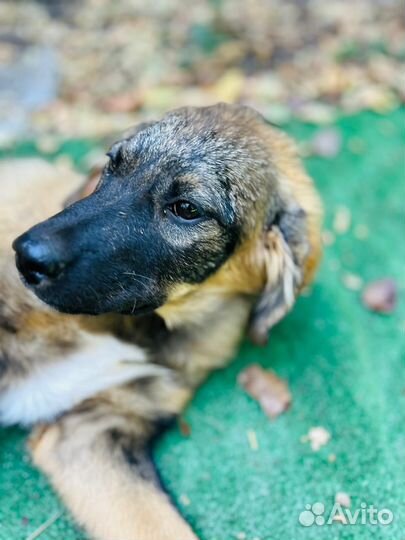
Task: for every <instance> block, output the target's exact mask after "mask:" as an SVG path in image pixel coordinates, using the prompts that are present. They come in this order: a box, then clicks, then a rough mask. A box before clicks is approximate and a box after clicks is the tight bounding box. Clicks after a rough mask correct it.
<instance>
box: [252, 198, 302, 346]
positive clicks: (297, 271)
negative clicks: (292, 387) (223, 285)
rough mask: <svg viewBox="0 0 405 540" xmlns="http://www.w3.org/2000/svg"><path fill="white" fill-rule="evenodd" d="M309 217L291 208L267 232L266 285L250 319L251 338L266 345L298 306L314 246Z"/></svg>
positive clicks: (264, 253) (264, 251)
mask: <svg viewBox="0 0 405 540" xmlns="http://www.w3.org/2000/svg"><path fill="white" fill-rule="evenodd" d="M307 231H308V227H307V216H306V213H305V211H304V210H303V209H302V208H300V207H299V206H297V205H296V204H295V203H294V204H293V205H290V206H287V207H286V208H284V209H283V210H281V211H279V212H278V213H277V214H276V215H275V216H274V217H273V218H272V220H271V223H270V224H269V225H268V226H267V227H266V230H265V231H264V233H263V239H262V245H261V247H260V249H261V250H262V254H261V255H262V256H261V257H260V258H261V260H262V261H263V264H264V271H265V280H266V284H265V286H264V289H263V291H262V293H261V294H260V296H259V298H258V300H257V302H256V304H255V306H254V307H253V311H252V314H251V319H250V327H249V337H250V338H251V340H252V341H253V342H254V343H256V344H259V345H264V344H265V343H266V342H267V339H268V332H269V330H270V328H271V327H272V326H274V325H275V324H276V323H277V322H279V321H280V320H281V319H282V318H283V317H284V315H286V314H287V313H288V311H289V310H290V309H291V308H292V306H293V305H294V302H295V299H296V297H297V295H298V293H299V291H300V289H301V287H302V286H303V283H304V279H305V277H306V276H305V273H306V270H305V268H304V264H305V262H306V259H307V257H308V254H309V252H310V249H311V246H310V241H309V236H308V232H307Z"/></svg>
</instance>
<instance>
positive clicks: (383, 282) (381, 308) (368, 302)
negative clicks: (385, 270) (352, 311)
mask: <svg viewBox="0 0 405 540" xmlns="http://www.w3.org/2000/svg"><path fill="white" fill-rule="evenodd" d="M362 300H363V304H364V305H365V306H366V307H367V308H368V309H370V310H371V311H376V312H378V313H392V312H393V311H394V309H395V306H396V303H397V286H396V283H395V281H394V280H393V279H390V278H386V279H379V280H377V281H373V282H371V283H369V284H368V285H367V286H366V287H365V288H364V290H363V295H362Z"/></svg>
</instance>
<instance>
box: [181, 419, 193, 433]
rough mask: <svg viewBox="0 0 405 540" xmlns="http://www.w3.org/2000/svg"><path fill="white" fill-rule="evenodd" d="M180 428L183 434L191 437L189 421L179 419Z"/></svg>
mask: <svg viewBox="0 0 405 540" xmlns="http://www.w3.org/2000/svg"><path fill="white" fill-rule="evenodd" d="M178 423H179V430H180V433H181V434H182V435H183V437H190V435H191V426H190V424H189V423H188V422H186V421H185V420H183V419H182V418H180V419H179V422H178Z"/></svg>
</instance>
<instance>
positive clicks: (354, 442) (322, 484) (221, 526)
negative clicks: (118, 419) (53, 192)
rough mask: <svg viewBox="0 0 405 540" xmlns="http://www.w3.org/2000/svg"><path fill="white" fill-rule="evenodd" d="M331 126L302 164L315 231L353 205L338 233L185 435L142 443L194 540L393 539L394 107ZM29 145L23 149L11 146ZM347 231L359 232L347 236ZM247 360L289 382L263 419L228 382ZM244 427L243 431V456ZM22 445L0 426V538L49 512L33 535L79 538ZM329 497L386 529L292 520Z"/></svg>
mask: <svg viewBox="0 0 405 540" xmlns="http://www.w3.org/2000/svg"><path fill="white" fill-rule="evenodd" d="M337 127H338V128H339V129H340V130H341V132H342V136H343V148H342V151H341V153H340V154H339V155H338V157H336V158H334V159H322V158H318V157H317V158H315V157H313V158H309V159H308V160H307V167H308V169H309V171H310V173H311V174H312V176H313V177H314V178H315V180H316V182H317V184H318V186H319V189H320V190H321V192H322V195H323V198H324V201H325V204H326V209H327V216H326V228H327V229H329V230H331V228H332V227H331V223H332V220H333V216H334V213H335V211H336V209H337V208H338V206H339V205H344V206H347V207H348V208H349V209H350V210H351V213H352V225H351V228H350V230H349V232H348V233H346V234H344V235H340V236H339V235H338V236H337V238H336V241H335V242H334V243H333V245H331V246H330V247H327V248H326V252H325V257H324V260H323V264H322V268H321V271H320V273H319V276H318V279H317V281H316V284H315V286H314V287H313V289H312V292H311V294H310V295H309V296H306V297H302V298H301V299H300V300H299V302H298V303H297V305H296V308H295V310H294V311H293V313H291V314H290V315H289V316H288V317H287V318H286V319H285V320H284V321H283V322H282V323H281V324H279V325H278V327H277V328H276V329H275V330H274V331H273V332H272V334H271V339H270V341H269V344H268V346H267V347H266V348H265V349H260V348H255V347H253V346H252V345H250V344H248V343H245V344H244V345H243V346H242V348H241V350H240V352H239V354H238V357H237V359H236V361H235V362H234V363H233V364H232V365H231V366H230V367H229V368H227V369H225V370H223V371H221V372H218V373H216V374H214V375H213V376H212V377H211V378H210V379H209V381H208V382H207V384H205V385H204V386H203V387H202V388H201V389H200V391H199V392H198V394H197V396H196V398H195V399H194V401H193V403H192V404H191V406H190V407H189V408H188V410H187V411H186V413H185V419H186V421H187V422H188V424H189V425H190V426H191V436H189V437H185V436H183V435H182V434H181V433H180V431H178V430H174V431H171V432H169V433H168V434H167V435H166V436H165V437H164V438H163V440H161V441H160V443H159V444H158V446H157V448H156V451H155V454H156V459H157V463H158V466H159V469H160V471H161V474H162V477H163V479H164V481H165V482H166V485H167V486H168V488H169V490H170V492H171V493H172V495H173V497H174V499H175V500H176V501H177V502H178V504H179V507H180V508H181V510H182V512H183V513H184V515H185V516H186V518H187V519H188V520H189V521H190V523H191V524H192V525H193V527H194V528H195V530H196V531H197V533H198V534H199V536H200V537H201V539H202V540H237V539H240V540H242V539H246V540H254V539H256V540H312V539H327V540H334V539H355V540H363V539H365V540H366V539H367V540H369V539H370V538H375V539H385V538H387V539H390V540H405V303H404V300H403V299H404V288H405V279H404V275H405V247H404V237H405V216H404V204H405V111H404V109H402V110H398V111H396V112H395V113H392V114H391V115H389V116H385V117H381V116H377V115H374V114H372V113H363V114H361V115H359V116H356V117H350V118H343V119H341V120H340V121H339V122H337ZM289 131H290V132H292V133H293V134H294V135H295V136H296V137H297V138H298V139H301V140H305V139H307V138H309V137H311V136H312V135H313V133H314V132H315V131H316V128H313V127H309V126H305V125H298V124H295V125H292V126H290V127H289ZM90 147H91V145H89V144H88V143H86V144H84V143H82V142H80V141H79V142H77V141H76V142H69V143H66V144H65V145H64V147H63V148H62V152H65V153H69V154H70V155H72V156H74V157H75V159H76V163H77V164H79V165H80V160H81V159H82V158H83V156H84V155H85V153H86V152H87V151H88V150H89V149H90ZM34 152H35V147H33V145H28V144H27V145H23V146H21V147H19V148H18V149H16V150H15V154H19V155H22V154H23V155H29V154H32V153H34ZM359 225H360V228H361V229H362V230H363V231H364V226H366V227H367V228H368V230H369V237H368V238H366V239H359V238H358V236H359V234H356V231H357V232H358V231H359ZM347 273H352V274H356V275H358V276H361V277H362V278H363V280H364V281H365V282H368V281H371V280H374V279H377V278H380V277H385V276H389V277H392V278H394V279H395V280H396V281H397V283H398V285H399V288H400V291H399V302H398V308H397V310H396V311H395V313H394V314H392V315H390V316H381V315H377V314H373V313H370V312H368V311H367V310H366V309H365V308H364V307H363V306H362V304H361V302H360V299H359V293H358V292H354V291H353V290H350V289H348V288H347V287H346V286H345V285H344V276H345V275H346V274H347ZM252 362H258V363H260V364H262V365H263V366H265V367H268V368H270V367H271V368H272V369H274V370H275V371H276V372H277V374H279V375H280V376H282V377H284V378H286V379H287V380H288V381H289V386H290V389H291V391H292V394H293V405H292V407H291V409H290V410H289V411H288V412H287V413H285V414H284V415H283V416H281V417H279V418H278V419H277V420H276V421H274V422H270V421H269V420H268V418H267V417H265V416H264V414H263V413H262V412H261V410H260V409H259V406H258V405H257V404H256V402H254V401H253V400H252V399H250V398H249V397H248V396H247V395H246V394H245V393H244V392H243V391H242V390H241V389H240V388H239V386H238V384H237V383H236V378H237V375H238V373H239V371H240V370H242V369H243V368H244V367H245V366H246V365H248V364H250V363H252ZM313 426H323V427H325V428H326V429H327V430H328V431H329V432H330V433H331V440H330V442H329V443H328V444H327V445H326V446H324V447H323V448H322V449H321V450H320V451H319V452H314V451H313V450H312V449H311V447H310V445H308V444H305V443H303V442H302V440H301V438H302V436H303V435H305V434H306V433H307V432H308V430H309V429H310V428H311V427H313ZM248 431H254V432H255V433H256V437H257V441H258V449H257V450H256V451H255V450H252V448H251V445H250V444H249V441H248V436H247V432H248ZM24 445H25V433H23V432H22V431H20V430H18V429H7V430H1V431H0V464H1V469H0V540H20V539H22V540H23V539H25V538H27V537H28V536H29V534H30V533H32V532H33V531H34V530H35V529H37V528H38V527H39V526H40V525H41V524H43V523H45V522H46V521H47V520H48V519H50V518H55V519H56V518H57V519H56V521H55V522H54V523H53V524H52V525H51V526H49V527H48V528H47V529H46V530H45V532H43V533H42V534H41V536H40V539H41V540H51V539H55V540H79V539H84V538H85V535H84V534H83V533H82V532H81V531H80V530H79V529H77V528H76V527H75V526H74V525H73V523H72V520H71V519H70V518H69V516H68V514H67V513H66V512H63V507H62V505H61V503H60V502H59V501H58V500H57V498H56V497H55V496H54V495H53V493H52V491H51V490H50V488H49V486H48V483H47V481H46V480H45V479H44V478H43V477H42V476H41V475H40V474H39V473H38V472H37V471H35V470H34V469H33V468H32V467H31V465H30V462H29V458H28V457H27V455H26V453H25V449H24ZM333 456H335V458H336V459H335V460H334V458H333ZM339 491H344V492H346V493H348V494H350V496H351V497H352V505H351V510H352V511H353V512H354V511H355V510H356V509H362V506H361V504H362V503H363V506H364V504H365V505H368V506H370V505H374V507H375V508H377V509H378V510H381V509H388V510H390V511H391V512H392V514H393V521H392V523H391V524H389V525H385V526H384V525H381V524H375V525H371V524H362V523H361V519H360V518H359V519H358V520H357V524H356V525H342V524H341V523H333V524H324V525H317V524H313V525H312V526H304V525H302V524H300V522H299V517H300V514H301V513H302V512H303V511H304V510H306V505H307V504H312V503H315V502H321V503H323V504H324V506H325V513H324V514H323V517H324V516H325V517H326V519H327V518H328V515H329V512H330V511H331V509H332V506H333V501H334V497H335V494H336V493H337V492H339ZM61 510H62V512H63V513H62V515H59V514H60V512H61ZM58 516H59V517H58ZM386 516H387V514H385V517H386ZM307 517H308V516H307ZM123 540H125V539H123ZM151 540H153V539H151ZM173 540H176V539H173Z"/></svg>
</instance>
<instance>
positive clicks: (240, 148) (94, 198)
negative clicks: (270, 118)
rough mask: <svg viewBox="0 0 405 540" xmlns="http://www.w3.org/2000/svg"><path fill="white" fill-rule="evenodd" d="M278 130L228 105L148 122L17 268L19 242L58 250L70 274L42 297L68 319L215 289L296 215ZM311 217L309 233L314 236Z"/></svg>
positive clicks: (34, 237) (35, 231)
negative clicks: (251, 248)
mask: <svg viewBox="0 0 405 540" xmlns="http://www.w3.org/2000/svg"><path fill="white" fill-rule="evenodd" d="M270 129H271V128H270V127H269V126H268V125H266V123H265V121H264V120H263V118H262V117H261V116H260V115H259V114H258V113H256V112H255V111H253V110H252V109H250V108H247V107H240V106H231V105H226V104H219V105H216V106H212V107H207V108H183V109H178V110H175V111H173V112H170V113H168V114H166V115H165V116H164V117H163V119H162V120H160V121H158V122H151V123H145V124H141V125H140V126H138V127H137V128H136V129H135V130H133V131H132V133H131V134H130V135H129V136H127V137H126V138H124V139H123V140H121V141H118V142H116V143H115V144H114V145H113V146H112V148H111V149H110V151H109V153H108V155H109V157H110V160H109V162H108V164H107V165H106V167H105V168H104V170H103V173H102V176H101V180H100V183H99V184H98V186H97V188H96V190H95V191H94V192H93V193H92V194H91V195H90V196H88V197H86V198H85V199H83V200H80V201H78V202H76V203H74V204H72V205H71V206H69V207H67V208H66V209H65V210H63V211H62V212H61V213H59V214H57V215H56V216H54V217H52V218H50V219H48V220H46V221H44V222H42V223H40V224H39V225H36V226H35V227H33V228H32V229H30V230H29V231H28V232H27V233H25V235H23V236H22V237H20V238H19V239H17V241H16V243H15V246H16V250H17V265H19V257H18V255H19V245H21V244H22V243H24V242H26V241H27V239H28V240H29V241H30V242H31V243H32V242H34V243H35V242H36V243H41V242H42V243H43V242H44V241H45V242H47V244H48V246H50V247H47V249H48V251H51V252H52V254H53V255H52V256H53V257H55V258H56V259H58V261H59V262H58V264H60V267H61V268H63V270H62V271H61V272H60V273H59V274H58V275H57V276H52V279H43V280H41V282H40V283H37V284H35V285H33V286H32V288H33V290H34V292H35V293H36V294H37V295H38V296H39V297H40V298H41V299H42V300H44V301H45V302H47V303H48V304H50V305H52V306H54V307H56V308H57V309H58V310H61V311H64V312H68V313H90V314H99V313H105V312H111V311H114V312H121V313H131V314H139V313H144V312H149V311H151V310H154V309H157V308H159V307H161V306H162V305H163V304H165V303H166V302H167V301H168V300H169V299H170V294H171V292H172V291H173V290H174V289H175V288H176V287H177V286H180V285H185V284H187V285H195V284H199V283H201V282H203V281H205V280H207V278H209V277H210V276H211V275H213V274H215V273H216V272H218V270H219V268H220V267H222V266H223V265H224V263H225V262H227V261H228V260H229V259H230V258H231V257H232V256H233V255H234V254H235V253H236V252H237V251H238V249H239V248H240V247H241V246H242V245H243V244H245V243H246V242H248V241H251V240H252V239H253V238H255V237H257V235H258V234H259V233H262V232H263V231H265V230H270V229H271V227H272V225H273V224H275V223H276V221H277V219H279V218H280V216H282V215H283V214H285V213H287V212H288V211H289V207H294V204H292V201H291V200H290V193H288V189H286V186H283V185H281V184H280V170H279V168H278V167H277V156H275V155H273V154H272V150H271V148H269V137H268V133H269V130H270ZM179 204H180V205H183V204H187V205H192V208H193V210H192V212H194V216H191V217H192V218H193V219H183V217H181V216H179V215H178V212H177V210H176V209H177V208H178V205H179ZM296 207H298V206H297V204H295V207H294V209H293V211H294V212H295V213H296ZM187 209H188V211H191V210H190V206H187ZM299 209H300V212H301V214H300V216H301V217H302V219H301V220H300V221H299V223H298V227H299V228H300V227H301V229H302V230H305V231H306V229H307V225H306V223H305V220H306V215H305V211H304V210H303V209H302V208H299ZM284 221H286V220H285V219H284ZM296 221H297V220H296ZM280 230H281V229H280ZM300 234H301V237H305V238H306V232H304V233H302V232H301V233H300ZM297 238H298V237H297ZM305 238H304V239H305ZM300 241H301V240H300ZM305 249H306V251H309V248H308V246H307V247H306V248H305ZM301 258H302V257H301ZM302 262H303V261H300V262H299V263H298V264H302ZM19 267H20V269H22V272H23V273H24V269H23V268H22V264H20V265H19ZM301 278H302V276H296V283H295V282H294V284H293V285H292V286H293V288H294V290H295V289H298V287H299V286H300V283H301V281H302V279H301ZM263 285H264V284H263V283H262V284H261V285H260V286H257V285H255V286H252V290H251V291H248V292H250V293H253V294H255V293H258V292H259V290H257V289H258V288H260V287H261V286H263ZM276 296H277V298H279V297H280V294H277V295H276ZM281 296H282V294H281ZM273 308H274V306H273V305H271V306H270V309H273ZM261 311H263V309H262V308H261Z"/></svg>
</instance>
